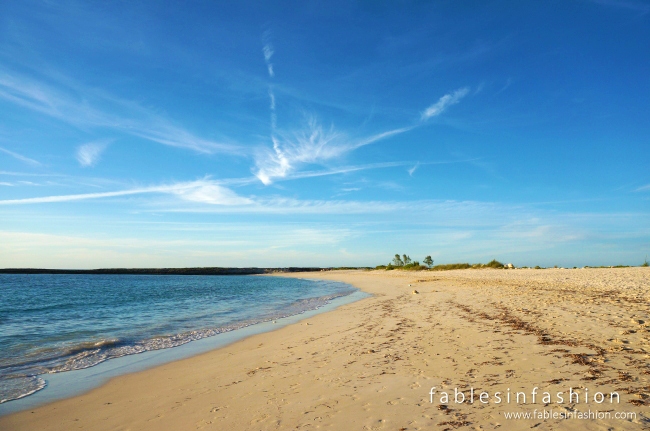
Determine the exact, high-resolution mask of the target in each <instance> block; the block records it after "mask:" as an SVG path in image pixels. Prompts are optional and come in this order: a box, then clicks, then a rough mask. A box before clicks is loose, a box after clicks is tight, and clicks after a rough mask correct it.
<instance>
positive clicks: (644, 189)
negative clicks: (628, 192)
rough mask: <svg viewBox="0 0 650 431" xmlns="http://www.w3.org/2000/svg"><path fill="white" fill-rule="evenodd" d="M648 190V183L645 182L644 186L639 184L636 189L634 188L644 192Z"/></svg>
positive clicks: (649, 185)
mask: <svg viewBox="0 0 650 431" xmlns="http://www.w3.org/2000/svg"><path fill="white" fill-rule="evenodd" d="M648 190H650V184H646V185H645V186H641V187H639V188H638V189H636V190H634V191H635V192H645V191H648Z"/></svg>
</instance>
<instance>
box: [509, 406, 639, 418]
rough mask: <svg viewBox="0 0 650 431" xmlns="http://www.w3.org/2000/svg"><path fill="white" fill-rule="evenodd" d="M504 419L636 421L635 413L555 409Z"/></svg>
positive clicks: (510, 414)
mask: <svg viewBox="0 0 650 431" xmlns="http://www.w3.org/2000/svg"><path fill="white" fill-rule="evenodd" d="M503 417H504V418H506V419H515V420H516V419H523V420H526V419H529V420H532V419H542V420H544V419H578V420H584V419H586V420H589V419H592V420H593V419H603V420H607V419H620V420H634V419H636V413H635V412H612V411H600V410H585V411H580V410H573V411H562V410H553V409H548V410H547V409H543V410H533V411H532V412H530V411H528V412H524V411H517V412H503Z"/></svg>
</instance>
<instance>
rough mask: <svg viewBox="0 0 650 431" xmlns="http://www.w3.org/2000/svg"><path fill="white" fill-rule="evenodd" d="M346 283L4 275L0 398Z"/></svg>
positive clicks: (289, 308) (230, 325) (326, 296)
mask: <svg viewBox="0 0 650 431" xmlns="http://www.w3.org/2000/svg"><path fill="white" fill-rule="evenodd" d="M354 292H356V289H354V288H353V287H352V286H349V285H347V284H344V283H339V282H332V281H324V280H308V279H297V278H282V277H259V276H175V275H45V274H39V275H31V274H30V275H26V274H0V346H1V347H0V403H6V402H8V401H11V400H17V399H20V398H23V397H27V396H29V395H31V394H34V393H36V392H38V391H40V390H41V389H43V388H45V387H46V386H47V381H48V377H47V376H48V375H53V374H56V373H65V372H68V371H73V370H80V369H85V368H89V367H93V366H96V365H98V364H102V363H104V362H106V361H111V360H112V359H115V358H120V357H124V356H128V355H135V354H139V353H143V352H148V351H153V350H159V349H172V348H175V347H178V346H182V345H185V344H187V343H189V342H191V341H195V340H200V339H204V338H206V337H213V336H218V334H223V333H230V332H232V331H236V330H240V329H242V328H247V327H250V326H251V325H256V324H261V323H262V322H271V321H275V320H276V319H281V318H284V317H288V316H295V315H299V314H301V313H305V312H306V311H309V310H316V309H318V308H320V307H322V306H324V305H326V304H328V303H330V302H331V301H333V300H335V299H336V298H341V297H345V296H347V295H351V294H353V293H354Z"/></svg>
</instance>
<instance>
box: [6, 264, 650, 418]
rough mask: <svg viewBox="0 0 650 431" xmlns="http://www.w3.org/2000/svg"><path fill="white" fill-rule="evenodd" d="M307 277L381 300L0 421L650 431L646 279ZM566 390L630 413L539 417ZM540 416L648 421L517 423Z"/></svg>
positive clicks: (567, 274) (602, 273)
mask: <svg viewBox="0 0 650 431" xmlns="http://www.w3.org/2000/svg"><path fill="white" fill-rule="evenodd" d="M291 276H301V275H300V274H292V275H291ZM302 276H306V277H309V278H315V277H320V278H327V279H334V280H341V281H345V282H348V283H351V284H353V285H355V286H357V287H359V288H361V289H363V290H365V291H368V292H371V293H374V294H375V296H374V297H372V298H369V299H366V300H363V301H360V302H357V303H354V304H350V305H347V306H344V307H342V308H340V309H338V310H336V311H333V312H330V313H325V314H321V315H318V316H316V317H313V318H310V319H308V320H305V321H302V322H301V323H298V324H296V325H292V326H288V327H286V328H283V329H280V330H277V331H275V332H272V333H267V334H261V335H257V336H253V337H251V338H248V339H246V340H243V341H240V342H238V343H235V344H233V345H231V346H228V347H225V348H223V349H219V350H215V351H213V352H209V353H207V354H204V355H200V356H197V357H193V358H190V359H186V360H182V361H178V362H174V363H171V364H168V365H164V366H160V367H158V368H154V369H151V370H148V371H144V372H140V373H136V374H131V375H127V376H122V377H119V378H116V379H114V380H112V381H110V382H109V383H108V384H106V385H104V386H103V387H101V388H98V389H96V390H93V391H91V392H90V393H88V394H85V395H83V396H79V397H76V398H72V399H68V400H64V401H61V402H56V403H53V404H51V405H48V406H44V407H41V408H38V409H36V410H34V411H33V412H32V411H27V412H22V413H19V414H15V415H11V416H7V417H2V418H0V430H3V431H4V430H30V431H33V430H55V429H56V430H74V429H87V430H95V429H97V430H99V429H101V430H192V429H214V430H275V429H281V430H285V429H319V428H326V429H331V430H363V429H368V430H416V429H456V428H458V429H497V428H499V429H529V428H534V429H538V430H547V429H593V430H600V429H603V430H604V429H617V430H618V429H650V421H648V419H647V418H648V417H650V412H649V410H648V406H649V405H650V398H648V395H650V361H649V359H650V305H649V300H650V269H648V268H626V269H583V270H561V269H557V270H508V271H506V270H463V271H448V272H435V273H434V272H410V273H404V272H398V271H391V272H384V271H371V272H361V271H336V272H326V273H318V274H314V273H309V274H303V275H302ZM414 290H417V291H418V292H419V293H418V294H414V293H413V291H414ZM432 386H435V387H436V391H437V392H436V395H435V399H434V403H430V395H429V390H430V388H431V387H432ZM534 387H538V388H539V389H538V395H537V403H536V404H532V401H531V399H530V396H531V394H530V392H531V390H532V389H533V388H534ZM454 388H458V390H461V391H469V390H470V388H474V390H475V392H476V393H479V392H481V391H487V392H489V393H490V394H491V397H492V398H491V401H490V402H489V403H488V404H481V403H480V402H478V398H477V399H476V401H475V403H474V404H467V403H465V404H454V403H453V400H451V401H450V402H448V403H446V404H444V405H441V403H440V401H439V398H438V396H439V395H440V392H441V391H450V392H451V393H452V396H453V391H454ZM508 388H510V390H511V393H512V394H514V393H515V392H517V391H525V392H526V393H527V404H526V405H517V404H516V403H515V402H514V401H512V402H511V403H510V404H506V403H505V401H503V402H502V404H495V403H494V401H495V398H493V395H494V393H495V392H501V393H502V394H503V395H502V396H503V397H505V393H507V389H508ZM569 388H573V390H574V391H577V392H579V393H580V394H581V397H582V396H584V388H587V389H588V393H589V394H594V393H596V392H598V391H600V392H603V393H605V394H609V393H610V392H612V391H616V392H618V393H620V397H621V402H620V404H609V400H607V401H606V402H605V403H603V404H601V405H597V404H595V403H594V402H593V398H591V399H590V403H589V404H585V403H584V402H583V400H582V398H581V403H580V404H575V403H571V404H570V403H568V401H567V402H565V403H556V404H550V405H548V406H546V407H545V406H544V404H543V403H541V401H542V400H541V394H542V393H543V392H545V391H548V392H552V393H553V396H554V397H555V393H557V392H560V391H564V392H568V391H569ZM513 396H514V395H513ZM565 397H567V398H568V395H567V394H565ZM554 401H557V400H556V399H555V398H554ZM535 409H537V410H538V411H539V410H544V409H546V410H547V411H556V412H567V411H572V410H573V411H576V410H577V411H587V410H589V409H591V410H592V411H595V410H600V411H610V413H611V414H614V413H615V412H636V414H637V418H636V419H635V420H631V421H630V420H613V419H612V420H579V419H567V420H553V419H547V420H543V419H530V420H523V419H522V420H507V419H505V417H504V413H506V412H526V411H531V412H532V411H533V410H535Z"/></svg>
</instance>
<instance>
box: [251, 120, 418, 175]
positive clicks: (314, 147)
mask: <svg viewBox="0 0 650 431" xmlns="http://www.w3.org/2000/svg"><path fill="white" fill-rule="evenodd" d="M411 129H412V127H404V128H400V129H395V130H390V131H387V132H383V133H378V134H376V135H373V136H370V137H366V138H361V139H352V138H350V137H349V136H348V135H347V134H345V133H343V132H339V131H336V130H335V129H334V127H333V126H332V127H329V128H324V127H323V126H322V125H321V124H320V123H319V122H318V121H317V120H316V118H314V117H311V118H309V119H308V120H307V122H306V125H305V126H304V127H303V128H302V129H300V130H298V131H293V132H290V133H282V132H278V133H277V135H275V136H272V138H271V139H272V141H273V148H272V149H269V148H261V149H258V152H257V153H256V154H255V165H256V171H255V172H254V174H255V176H256V177H257V178H258V179H259V180H260V181H261V182H262V183H263V184H265V185H269V184H271V183H273V182H274V181H275V180H277V179H283V178H287V177H290V176H291V174H293V173H294V172H295V171H296V170H297V169H298V168H299V167H300V166H302V165H308V164H318V163H323V162H326V161H328V160H332V159H335V158H337V157H340V156H342V155H343V154H345V153H348V152H350V151H352V150H355V149H357V148H360V147H362V146H365V145H369V144H372V143H375V142H377V141H380V140H382V139H387V138H389V137H391V136H395V135H398V134H400V133H404V132H406V131H408V130H411ZM292 178H297V176H295V175H294V176H292Z"/></svg>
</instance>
